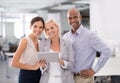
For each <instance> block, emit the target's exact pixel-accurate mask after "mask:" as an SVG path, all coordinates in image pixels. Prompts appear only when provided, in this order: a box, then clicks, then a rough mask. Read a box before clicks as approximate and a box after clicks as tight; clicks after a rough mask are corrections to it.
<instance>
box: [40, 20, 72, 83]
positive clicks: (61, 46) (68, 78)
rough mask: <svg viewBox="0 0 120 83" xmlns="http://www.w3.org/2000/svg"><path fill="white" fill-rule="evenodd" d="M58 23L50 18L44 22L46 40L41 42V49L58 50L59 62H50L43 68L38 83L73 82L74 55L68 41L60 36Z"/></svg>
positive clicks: (44, 50)
mask: <svg viewBox="0 0 120 83" xmlns="http://www.w3.org/2000/svg"><path fill="white" fill-rule="evenodd" d="M59 31H60V29H59V26H58V24H57V23H56V22H55V21H53V20H50V21H48V22H47V23H46V24H45V34H46V36H47V38H48V39H47V40H45V41H43V42H42V43H41V45H40V46H41V47H40V48H41V51H43V52H46V51H47V52H48V51H49V52H58V53H59V62H50V63H48V64H47V68H45V69H46V70H44V72H43V74H42V77H41V81H40V83H74V80H73V76H72V72H71V69H72V68H73V63H74V56H73V50H72V45H71V43H70V42H69V41H67V40H64V39H62V38H60V35H59V33H60V32H59Z"/></svg>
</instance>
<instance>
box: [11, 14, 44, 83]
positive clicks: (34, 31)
mask: <svg viewBox="0 0 120 83" xmlns="http://www.w3.org/2000/svg"><path fill="white" fill-rule="evenodd" d="M30 30H31V32H30V34H29V35H28V36H26V37H24V38H22V39H21V41H20V44H19V46H18V48H17V50H16V52H15V54H14V56H13V60H12V66H13V67H17V68H20V72H19V83H39V80H40V78H41V71H40V66H41V65H42V63H41V62H40V61H39V60H38V56H37V52H38V51H40V48H39V44H40V40H38V37H39V36H40V35H41V33H42V31H43V30H44V20H43V18H42V17H38V16H37V17H34V18H33V19H32V20H31V24H30Z"/></svg>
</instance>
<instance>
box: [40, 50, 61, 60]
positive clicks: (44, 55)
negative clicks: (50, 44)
mask: <svg viewBox="0 0 120 83" xmlns="http://www.w3.org/2000/svg"><path fill="white" fill-rule="evenodd" d="M44 58H45V59H46V61H47V62H58V60H59V53H58V52H38V59H44Z"/></svg>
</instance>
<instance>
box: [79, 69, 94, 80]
mask: <svg viewBox="0 0 120 83" xmlns="http://www.w3.org/2000/svg"><path fill="white" fill-rule="evenodd" d="M94 74H95V72H94V71H93V70H92V69H87V70H82V71H81V72H80V75H81V77H84V78H89V77H91V76H93V75H94Z"/></svg>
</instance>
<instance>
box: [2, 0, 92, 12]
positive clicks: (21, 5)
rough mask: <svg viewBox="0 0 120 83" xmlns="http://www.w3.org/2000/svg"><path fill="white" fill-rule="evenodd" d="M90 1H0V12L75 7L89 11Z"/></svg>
mask: <svg viewBox="0 0 120 83" xmlns="http://www.w3.org/2000/svg"><path fill="white" fill-rule="evenodd" d="M89 2H90V0H0V12H3V11H4V12H37V11H39V10H53V11H55V10H56V11H59V10H67V9H69V8H71V7H77V8H78V9H80V10H86V9H89Z"/></svg>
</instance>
